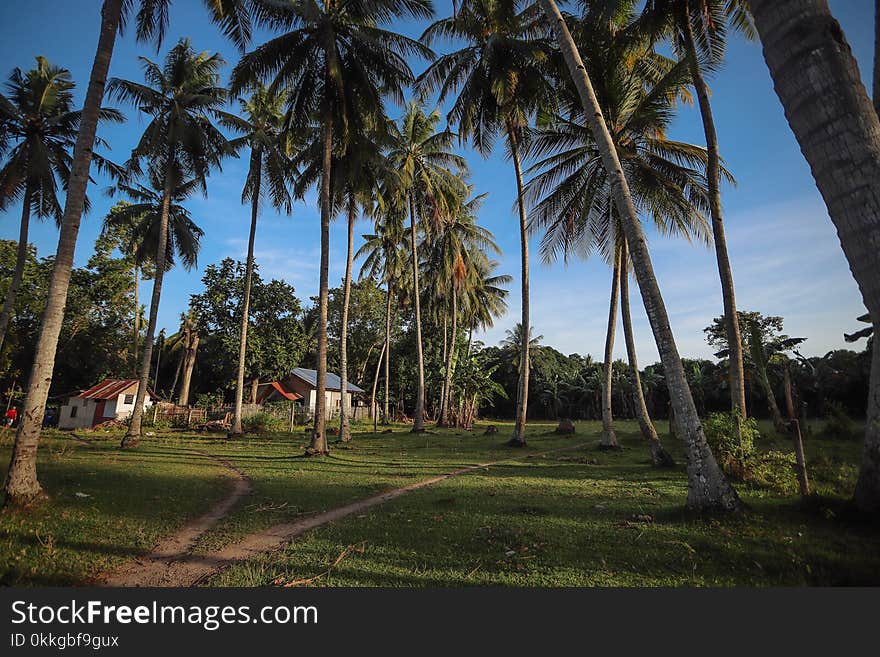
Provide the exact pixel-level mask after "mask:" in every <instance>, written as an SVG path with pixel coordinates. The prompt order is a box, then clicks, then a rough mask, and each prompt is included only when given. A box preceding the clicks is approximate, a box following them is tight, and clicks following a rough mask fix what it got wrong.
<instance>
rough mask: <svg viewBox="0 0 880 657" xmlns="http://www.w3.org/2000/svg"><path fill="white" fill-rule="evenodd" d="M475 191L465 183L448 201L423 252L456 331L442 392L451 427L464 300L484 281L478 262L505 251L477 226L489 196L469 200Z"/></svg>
mask: <svg viewBox="0 0 880 657" xmlns="http://www.w3.org/2000/svg"><path fill="white" fill-rule="evenodd" d="M471 191H472V188H471V187H469V186H467V185H465V184H464V182H461V184H460V189H459V190H457V195H458V197H457V198H455V199H450V200H449V201H448V203H447V204H448V206H449V215H448V217H447V219H446V220H445V221H443V222H442V223H441V224H440V226H439V227H438V228H437V229H436V231H433V232H432V233H428V234H427V235H426V239H425V243H424V244H423V246H422V249H421V250H422V252H423V253H425V259H426V263H427V265H428V269H429V270H430V272H431V274H432V276H431V278H432V279H433V281H434V282H435V283H434V285H433V286H432V288H433V289H434V290H436V291H439V293H440V295H441V296H442V297H444V301H448V304H442V305H441V312H443V313H444V315H445V313H446V311H447V310H448V309H450V308H451V312H452V327H451V328H452V332H451V336H452V337H451V340H450V344H449V348H448V349H447V351H446V359H445V363H444V378H443V386H442V388H441V392H440V412H439V417H438V423H439V425H440V426H448V425H449V420H450V417H449V410H450V405H451V400H450V397H451V393H452V380H453V372H454V367H455V361H456V351H457V348H456V345H457V336H458V326H459V320H458V317H459V305H460V301H459V300H460V298H462V297H464V296H465V295H466V294H467V290H468V288H471V287H473V286H475V285H476V284H477V281H478V280H479V281H480V282H482V276H481V274H482V271H483V268H484V267H481V266H480V265H479V264H478V263H482V262H483V261H485V260H486V259H487V258H486V255H485V253H486V251H491V252H494V253H496V254H500V253H501V251H500V249H499V248H498V245H497V244H496V243H495V240H494V238H493V236H492V233H491V232H490V231H488V230H486V229H485V228H482V227H480V226H478V225H477V223H476V222H477V217H476V212H477V210H478V209H479V207H480V205H481V204H482V202H483V200H484V199H485V195H480V196H476V197H473V198H468V197H469V196H470V193H471Z"/></svg>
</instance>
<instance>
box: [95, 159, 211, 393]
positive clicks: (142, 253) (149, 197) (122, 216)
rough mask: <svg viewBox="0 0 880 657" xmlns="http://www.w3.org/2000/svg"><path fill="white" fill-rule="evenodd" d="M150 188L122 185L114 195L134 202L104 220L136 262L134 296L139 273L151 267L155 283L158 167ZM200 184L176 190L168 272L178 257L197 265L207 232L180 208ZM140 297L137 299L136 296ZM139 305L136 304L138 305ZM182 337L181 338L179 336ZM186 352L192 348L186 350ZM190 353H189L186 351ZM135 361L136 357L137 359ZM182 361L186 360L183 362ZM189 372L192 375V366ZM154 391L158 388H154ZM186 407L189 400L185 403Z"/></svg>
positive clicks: (170, 217)
mask: <svg viewBox="0 0 880 657" xmlns="http://www.w3.org/2000/svg"><path fill="white" fill-rule="evenodd" d="M150 179H151V186H150V187H147V186H144V185H139V184H136V183H135V184H127V183H120V184H118V185H117V187H116V188H114V189H113V190H112V191H113V192H121V193H122V194H124V195H125V196H127V197H128V198H129V199H131V200H132V201H134V202H133V203H124V204H117V205H116V206H115V208H114V211H112V212H110V213H109V214H108V215H107V216H106V217H105V218H104V228H103V232H104V233H115V234H118V235H120V236H122V237H123V239H125V240H126V241H125V242H124V243H122V244H121V245H120V246H121V248H122V249H123V252H125V253H129V254H130V255H131V257H132V260H134V263H135V294H136V295H137V287H138V282H139V281H138V279H139V275H138V271H139V270H140V269H141V268H142V267H143V266H144V265H145V264H148V265H149V267H150V270H151V278H152V279H153V280H155V277H156V272H155V264H154V263H155V259H156V253H157V250H158V248H159V233H160V230H161V223H162V197H163V181H162V172H161V171H159V170H158V168H157V167H155V166H152V167H151V168H150ZM196 186H197V181H195V180H191V181H188V182H182V183H180V184H179V185H178V186H177V187H176V188H175V190H174V192H173V194H172V198H171V202H170V203H169V206H168V239H167V244H166V249H165V271H169V270H170V269H171V268H172V267H173V266H174V261H175V256H177V257H178V258H179V259H180V260H181V262H182V264H183V266H184V268H185V269H187V270H190V269H192V268H193V267H195V266H196V264H197V258H198V253H199V247H200V242H201V238H202V237H203V236H204V231H202V229H201V228H199V227H198V226H197V225H196V224H195V222H194V221H193V220H192V217H191V216H190V214H189V211H188V210H187V209H186V208H185V207H183V206H182V205H179V203H180V202H182V201H183V200H185V199H186V198H187V197H189V196H190V194H191V193H192V192H193V191H194V188H195V187H196ZM135 298H137V296H135ZM135 305H136V306H137V305H138V304H137V303H136V304H135ZM140 312H141V311H140V308H139V307H137V308H135V318H136V321H135V327H136V331H135V336H136V337H135V347H137V342H138V341H139V340H140V330H139V318H140ZM174 337H175V336H172V337H171V338H169V344H168V345H167V346H168V347H169V348H172V349H176V348H177V341H176V340H175V339H174ZM178 337H179V336H178ZM186 337H187V341H186V344H187V345H189V344H190V338H191V335H190V334H189V333H186ZM195 344H196V345H198V335H196V336H195ZM186 348H187V350H188V349H189V347H188V346H187V347H186ZM187 353H189V352H188V351H187ZM135 358H136V357H135ZM194 358H195V357H194V356H193V361H194ZM181 362H183V361H181ZM188 372H189V373H190V374H191V373H192V367H191V366H190V367H189V370H188ZM176 378H177V377H175V381H174V383H173V385H172V390H171V392H172V393H173V392H174V388H175V387H176V385H177V380H176ZM184 381H185V382H186V383H187V385H186V388H187V389H188V387H189V386H188V379H187V375H186V372H185V373H184ZM154 389H155V387H154ZM182 404H183V405H186V399H185V398H184V401H183V402H182Z"/></svg>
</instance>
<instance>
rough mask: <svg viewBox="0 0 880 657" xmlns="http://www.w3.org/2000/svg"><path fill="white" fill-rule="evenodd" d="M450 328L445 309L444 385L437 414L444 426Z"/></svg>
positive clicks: (441, 389) (441, 424) (438, 421)
mask: <svg viewBox="0 0 880 657" xmlns="http://www.w3.org/2000/svg"><path fill="white" fill-rule="evenodd" d="M448 343H449V327H448V326H447V321H446V309H445V308H444V309H443V359H442V360H441V362H442V363H443V383H442V385H441V386H440V412H439V413H437V424H439V425H440V426H443V418H445V417H446V361H447V356H448V355H449V344H448Z"/></svg>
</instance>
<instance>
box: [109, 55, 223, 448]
mask: <svg viewBox="0 0 880 657" xmlns="http://www.w3.org/2000/svg"><path fill="white" fill-rule="evenodd" d="M140 61H141V63H142V66H143V69H144V78H145V80H146V84H140V83H137V82H132V81H129V80H121V79H118V78H114V79H113V80H111V81H110V82H109V84H108V91H109V93H110V94H111V95H112V96H113V97H115V98H117V99H118V100H120V101H122V102H126V103H130V104H132V105H134V106H135V107H137V108H138V109H139V110H140V111H141V112H143V113H144V114H147V115H148V116H150V117H152V119H151V121H150V123H149V124H148V125H147V127H146V130H145V131H144V134H143V135H142V136H141V138H140V141H139V142H138V144H137V146H135V148H134V149H133V150H132V154H131V159H130V160H129V163H128V168H129V170H130V171H131V172H132V174H133V175H137V174H138V173H139V172H140V171H141V168H142V164H143V162H144V161H145V160H148V161H150V162H152V163H153V164H152V166H151V171H150V174H149V175H150V178H151V182H152V183H153V184H154V186H155V187H158V186H159V185H161V189H162V195H161V200H160V205H159V217H158V221H157V222H151V225H154V226H155V230H156V238H155V246H156V255H155V258H154V260H153V262H154V263H155V265H156V275H155V276H154V277H153V294H152V298H151V300H150V317H149V322H148V324H147V334H146V337H145V339H144V355H143V362H142V365H141V370H140V382H139V385H138V392H137V396H136V397H135V407H134V410H133V412H132V415H131V421H130V424H129V428H128V431H127V432H126V434H125V436H124V438H123V439H122V446H123V447H125V446H129V445H133V444H135V443H136V442H137V440H138V439H139V438H140V435H141V419H142V417H143V410H144V409H143V404H144V398H145V395H146V388H147V375H148V373H149V369H150V357H151V355H152V349H153V336H154V335H155V331H156V321H157V317H158V312H159V300H160V297H161V294H162V280H163V277H164V273H165V270H166V260H167V257H168V252H169V250H170V248H171V246H172V245H173V244H174V237H175V236H174V235H173V233H172V235H171V237H172V239H169V218H170V206H171V203H172V201H173V200H176V199H175V193H176V190H178V189H183V190H185V195H187V196H188V195H189V194H191V193H192V192H193V191H195V189H196V188H201V189H202V191H203V192H205V193H206V192H207V184H206V178H207V175H208V173H209V171H210V169H211V168H212V167H219V166H220V160H221V159H222V158H223V157H224V156H226V155H228V154H230V153H232V147H231V146H230V144H229V142H228V141H227V140H226V138H225V137H224V136H223V134H222V133H221V132H220V131H219V130H218V129H217V127H216V126H215V125H214V124H213V123H212V122H211V121H212V120H222V121H224V122H231V121H233V120H234V118H233V117H232V116H231V115H229V114H227V113H226V112H223V111H222V110H221V109H220V108H221V107H223V106H224V105H225V104H226V102H227V100H228V93H227V91H226V89H224V88H223V87H221V86H219V80H220V76H219V69H220V67H221V66H222V65H223V60H222V58H221V57H220V56H219V55H218V54H213V55H212V54H209V53H207V52H201V53H196V52H195V51H194V50H193V48H192V46H191V45H190V42H189V40H188V39H181V41H180V42H178V44H177V45H176V46H174V48H172V49H171V50H170V51H169V52H168V55H167V56H166V58H165V62H164V64H163V66H159V65H158V64H156V63H155V62H152V61H150V60H149V59H147V58H145V57H141V58H140ZM185 178H189V180H188V181H186V182H184V180H185ZM177 198H178V199H179V198H180V196H178V197H177ZM178 251H179V252H180V253H183V250H181V249H178Z"/></svg>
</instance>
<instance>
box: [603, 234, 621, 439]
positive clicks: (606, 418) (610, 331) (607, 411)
mask: <svg viewBox="0 0 880 657" xmlns="http://www.w3.org/2000/svg"><path fill="white" fill-rule="evenodd" d="M620 262H621V258H620V247H619V246H616V247H615V248H614V264H613V265H612V271H611V300H610V303H609V306H608V326H607V328H606V329H605V360H604V371H603V372H602V374H603V378H602V438H601V440H600V441H599V446H600V447H602V448H603V449H619V448H620V445H619V444H618V443H617V434H615V433H614V416H613V414H612V412H611V403H612V400H613V396H612V392H613V391H612V386H611V384H612V381H613V380H614V334H615V332H616V331H617V302H618V294H619V292H620Z"/></svg>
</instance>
